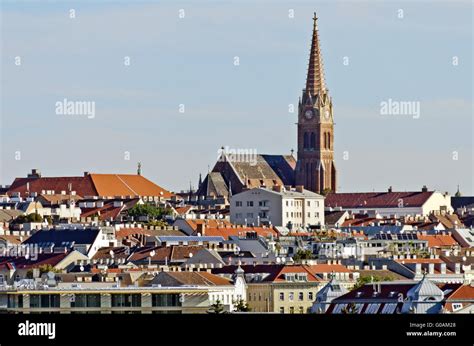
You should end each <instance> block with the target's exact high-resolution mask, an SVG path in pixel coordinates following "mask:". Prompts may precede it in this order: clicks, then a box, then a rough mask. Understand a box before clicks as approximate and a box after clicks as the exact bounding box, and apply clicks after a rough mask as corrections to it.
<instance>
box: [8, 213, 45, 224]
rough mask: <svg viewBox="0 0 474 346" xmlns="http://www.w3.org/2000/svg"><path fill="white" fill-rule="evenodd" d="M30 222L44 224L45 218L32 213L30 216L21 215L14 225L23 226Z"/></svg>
mask: <svg viewBox="0 0 474 346" xmlns="http://www.w3.org/2000/svg"><path fill="white" fill-rule="evenodd" d="M28 222H43V217H42V216H41V215H40V214H37V213H32V214H28V215H20V216H18V217H17V218H16V219H15V220H13V222H12V223H14V224H23V223H28Z"/></svg>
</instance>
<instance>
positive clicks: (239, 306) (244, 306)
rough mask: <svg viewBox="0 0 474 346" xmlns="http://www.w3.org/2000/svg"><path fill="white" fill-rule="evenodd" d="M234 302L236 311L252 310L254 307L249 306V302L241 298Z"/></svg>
mask: <svg viewBox="0 0 474 346" xmlns="http://www.w3.org/2000/svg"><path fill="white" fill-rule="evenodd" d="M234 304H235V308H234V311H235V312H249V311H252V309H251V308H250V307H249V304H248V303H247V302H246V301H245V300H243V299H239V300H238V301H237V302H234Z"/></svg>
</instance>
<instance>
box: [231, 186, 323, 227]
mask: <svg viewBox="0 0 474 346" xmlns="http://www.w3.org/2000/svg"><path fill="white" fill-rule="evenodd" d="M230 221H231V223H234V224H238V225H252V224H253V225H256V226H260V225H270V224H271V225H273V226H286V227H288V228H290V229H301V228H306V227H308V226H315V225H324V197H323V196H322V195H319V194H317V193H314V192H311V191H308V190H304V189H303V188H302V186H298V187H296V188H295V189H293V188H290V189H288V190H287V189H286V188H285V187H282V186H275V187H274V188H273V189H272V190H270V189H267V188H255V189H251V190H247V191H244V192H241V193H239V194H237V195H234V196H232V198H231V203H230Z"/></svg>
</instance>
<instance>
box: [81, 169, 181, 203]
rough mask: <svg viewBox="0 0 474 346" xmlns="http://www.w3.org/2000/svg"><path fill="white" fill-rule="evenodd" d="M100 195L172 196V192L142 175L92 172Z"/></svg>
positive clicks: (91, 175) (92, 177) (93, 180)
mask: <svg viewBox="0 0 474 346" xmlns="http://www.w3.org/2000/svg"><path fill="white" fill-rule="evenodd" d="M90 177H91V179H92V182H93V183H94V186H95V188H96V190H97V193H98V195H99V196H134V197H135V196H155V197H163V198H170V197H171V196H172V194H171V193H170V192H169V191H167V190H165V189H163V188H162V187H160V186H158V185H156V184H154V183H152V182H151V181H150V180H148V179H146V178H145V177H143V176H142V175H135V174H90Z"/></svg>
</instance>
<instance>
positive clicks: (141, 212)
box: [128, 204, 170, 220]
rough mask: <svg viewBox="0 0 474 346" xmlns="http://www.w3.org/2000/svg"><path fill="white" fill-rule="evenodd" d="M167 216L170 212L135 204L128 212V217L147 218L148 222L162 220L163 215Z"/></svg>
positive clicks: (151, 206)
mask: <svg viewBox="0 0 474 346" xmlns="http://www.w3.org/2000/svg"><path fill="white" fill-rule="evenodd" d="M169 214H170V210H168V209H165V208H160V207H155V206H154V205H151V204H136V205H135V206H134V207H133V208H131V209H129V211H128V215H129V216H132V217H133V218H139V217H147V218H148V219H149V220H156V219H162V218H163V217H164V216H165V215H169Z"/></svg>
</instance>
